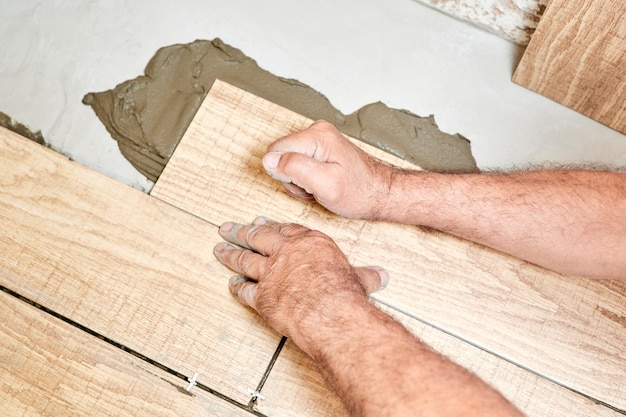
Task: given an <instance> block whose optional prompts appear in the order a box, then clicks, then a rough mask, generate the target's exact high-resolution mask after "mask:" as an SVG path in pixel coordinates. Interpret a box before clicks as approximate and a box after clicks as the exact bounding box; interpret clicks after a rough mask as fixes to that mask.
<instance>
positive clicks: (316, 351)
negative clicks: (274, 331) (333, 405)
mask: <svg viewBox="0 0 626 417" xmlns="http://www.w3.org/2000/svg"><path fill="white" fill-rule="evenodd" d="M314 322H315V323H317V324H316V330H315V331H314V332H310V333H309V334H308V337H305V338H304V340H302V339H301V340H300V343H298V341H296V343H297V344H299V345H300V346H301V348H303V350H304V351H305V352H306V353H308V354H309V355H310V356H311V357H312V358H313V359H314V360H315V362H316V363H317V364H318V366H319V368H320V370H321V372H322V374H323V375H324V376H325V378H326V379H327V381H328V382H329V383H330V384H331V385H332V386H333V388H334V389H335V391H336V392H337V393H338V394H339V396H340V397H341V398H342V400H343V401H344V403H345V404H346V406H347V408H348V409H349V411H350V412H351V414H352V415H354V416H377V417H380V416H403V415H420V416H442V417H443V416H446V417H452V416H464V417H468V416H469V417H471V416H521V414H520V413H519V412H518V411H517V410H516V409H515V408H514V407H513V406H512V405H511V404H510V403H508V402H507V401H506V400H505V399H504V398H503V397H502V396H501V395H500V394H499V393H497V392H496V391H495V390H493V389H492V388H491V387H489V386H488V385H487V384H485V383H484V382H483V381H481V380H480V379H479V378H477V377H476V376H474V375H473V374H471V373H470V372H468V371H466V370H465V369H463V368H461V367H460V366H458V365H456V364H454V363H453V362H451V361H449V360H448V359H446V358H444V357H442V356H441V355H439V354H438V353H436V352H434V351H432V350H431V349H430V348H429V347H427V346H426V345H424V344H423V343H421V342H420V341H419V340H417V339H416V338H415V337H414V336H413V335H411V334H410V333H409V332H408V331H407V330H406V329H405V328H404V327H403V326H402V325H400V324H399V323H398V322H396V321H395V320H393V319H392V318H391V317H389V316H388V315H386V314H384V313H383V312H381V311H380V310H378V309H377V308H376V307H375V306H373V305H372V304H371V303H370V302H368V301H367V300H363V301H362V302H359V301H357V302H346V303H343V304H342V305H341V306H339V307H337V305H336V304H335V307H334V308H332V309H328V310H325V313H324V314H323V315H322V316H321V317H320V316H319V315H318V316H317V317H316V318H315V320H314ZM312 323H313V321H312V322H311V324H312Z"/></svg>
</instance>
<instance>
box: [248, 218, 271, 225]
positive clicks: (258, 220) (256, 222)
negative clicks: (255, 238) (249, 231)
mask: <svg viewBox="0 0 626 417" xmlns="http://www.w3.org/2000/svg"><path fill="white" fill-rule="evenodd" d="M269 221H270V219H268V218H267V217H265V216H258V217H257V218H256V219H254V221H253V222H252V224H254V225H259V224H266V223H267V222H269Z"/></svg>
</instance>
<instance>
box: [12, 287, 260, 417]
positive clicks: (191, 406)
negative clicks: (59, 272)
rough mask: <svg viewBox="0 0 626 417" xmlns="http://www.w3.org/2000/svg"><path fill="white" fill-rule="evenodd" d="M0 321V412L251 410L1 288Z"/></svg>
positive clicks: (115, 414) (118, 416)
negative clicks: (188, 389)
mask: <svg viewBox="0 0 626 417" xmlns="http://www.w3.org/2000/svg"><path fill="white" fill-rule="evenodd" d="M0 322H2V326H0V341H1V343H0V404H1V405H0V410H1V412H0V414H2V416H4V417H20V416H68V417H69V416H80V417H84V416H111V417H123V416H128V417H131V416H133V417H135V416H162V417H166V416H171V417H174V416H176V417H182V416H199V415H211V416H223V417H227V416H230V417H234V416H238V417H243V416H250V415H251V414H249V413H248V412H246V411H244V410H242V409H241V408H238V407H236V406H234V405H232V404H230V403H228V402H226V401H224V400H221V399H219V398H217V397H215V396H213V395H211V394H209V393H207V392H205V391H202V390H200V389H198V388H195V389H193V390H192V395H189V394H187V393H185V391H184V388H186V384H185V381H183V380H181V379H179V378H176V377H174V376H172V375H170V374H168V373H166V372H164V371H163V370H161V369H159V368H157V367H155V366H152V365H150V364H148V363H146V362H144V361H142V360H140V359H138V358H136V357H134V356H133V355H131V354H129V353H126V352H124V351H122V350H120V349H118V348H115V347H113V346H111V345H109V344H107V343H106V342H104V341H102V340H100V339H98V338H96V337H94V336H90V335H88V334H87V333H85V332H83V331H81V330H78V329H77V328H75V327H73V326H70V325H69V324H67V323H65V322H62V321H61V320H59V319H57V318H55V317H52V316H50V315H48V314H45V313H43V312H42V311H41V310H38V309H36V308H35V307H33V306H31V305H28V304H26V303H24V302H23V301H20V300H18V299H16V298H14V297H12V296H10V295H7V294H6V293H4V292H2V291H0ZM181 391H182V392H181Z"/></svg>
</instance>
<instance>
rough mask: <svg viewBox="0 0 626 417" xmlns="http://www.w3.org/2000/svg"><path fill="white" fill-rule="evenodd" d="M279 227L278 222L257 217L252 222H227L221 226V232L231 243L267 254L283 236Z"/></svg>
mask: <svg viewBox="0 0 626 417" xmlns="http://www.w3.org/2000/svg"><path fill="white" fill-rule="evenodd" d="M278 228H279V226H278V223H276V222H272V221H270V220H268V219H267V218H263V217H257V218H256V219H255V221H254V222H253V223H252V224H238V223H233V222H226V223H224V224H222V225H221V226H220V228H219V234H220V236H222V238H224V240H226V241H228V242H230V243H234V244H235V245H238V246H241V247H242V248H246V249H251V250H253V251H255V252H258V253H261V254H263V255H267V254H268V253H269V252H270V251H271V249H272V247H273V245H274V243H276V241H277V240H279V239H280V238H281V236H280V233H279V230H278Z"/></svg>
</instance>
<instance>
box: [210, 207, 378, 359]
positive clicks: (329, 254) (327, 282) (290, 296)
mask: <svg viewBox="0 0 626 417" xmlns="http://www.w3.org/2000/svg"><path fill="white" fill-rule="evenodd" d="M219 232H220V235H221V236H222V237H223V238H224V239H225V240H226V241H228V242H230V244H229V243H220V244H218V245H217V246H216V247H215V255H216V257H217V258H218V259H219V260H220V261H221V262H222V263H223V264H224V265H226V266H228V267H229V268H230V269H232V270H234V271H235V272H237V273H239V274H241V275H242V276H237V277H233V278H231V280H230V283H229V286H230V290H231V292H232V293H233V294H234V295H235V296H237V297H238V298H239V300H240V301H241V302H242V303H243V304H245V305H248V306H250V307H252V308H254V309H255V310H256V311H258V312H259V314H260V315H261V316H262V317H263V318H264V319H265V320H266V321H267V322H268V323H269V324H270V325H271V326H272V327H273V328H274V329H276V330H277V331H278V332H280V333H282V334H283V335H285V336H288V337H290V338H292V339H293V340H294V342H296V344H298V345H299V346H300V347H301V348H302V349H303V350H305V351H306V336H307V332H308V330H307V326H308V325H311V326H313V327H312V328H311V329H314V328H315V327H317V326H318V323H319V319H320V317H319V316H320V315H322V314H323V313H324V310H326V309H334V308H338V307H340V306H341V303H342V302H343V303H346V304H349V303H351V302H353V301H357V302H360V301H361V300H366V299H367V294H369V293H372V292H374V291H377V290H379V289H381V288H382V287H384V286H385V285H386V284H387V282H388V280H389V276H388V274H387V273H386V272H385V271H384V270H383V269H382V268H379V267H363V268H355V267H352V266H351V265H350V263H349V262H348V260H347V258H346V257H345V255H344V254H343V253H342V252H341V250H340V249H339V248H338V247H337V245H336V244H335V243H334V242H333V241H332V239H331V238H329V237H328V236H326V235H325V234H323V233H321V232H318V231H314V230H310V229H307V228H306V227H304V226H300V225H297V224H280V223H276V222H273V221H269V220H267V219H266V218H263V217H258V218H257V219H256V220H255V221H254V222H253V223H252V224H251V225H241V224H233V223H225V224H223V225H222V226H221V227H220V230H219ZM233 244H234V245H237V246H234V245H233ZM244 277H245V278H244Z"/></svg>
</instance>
